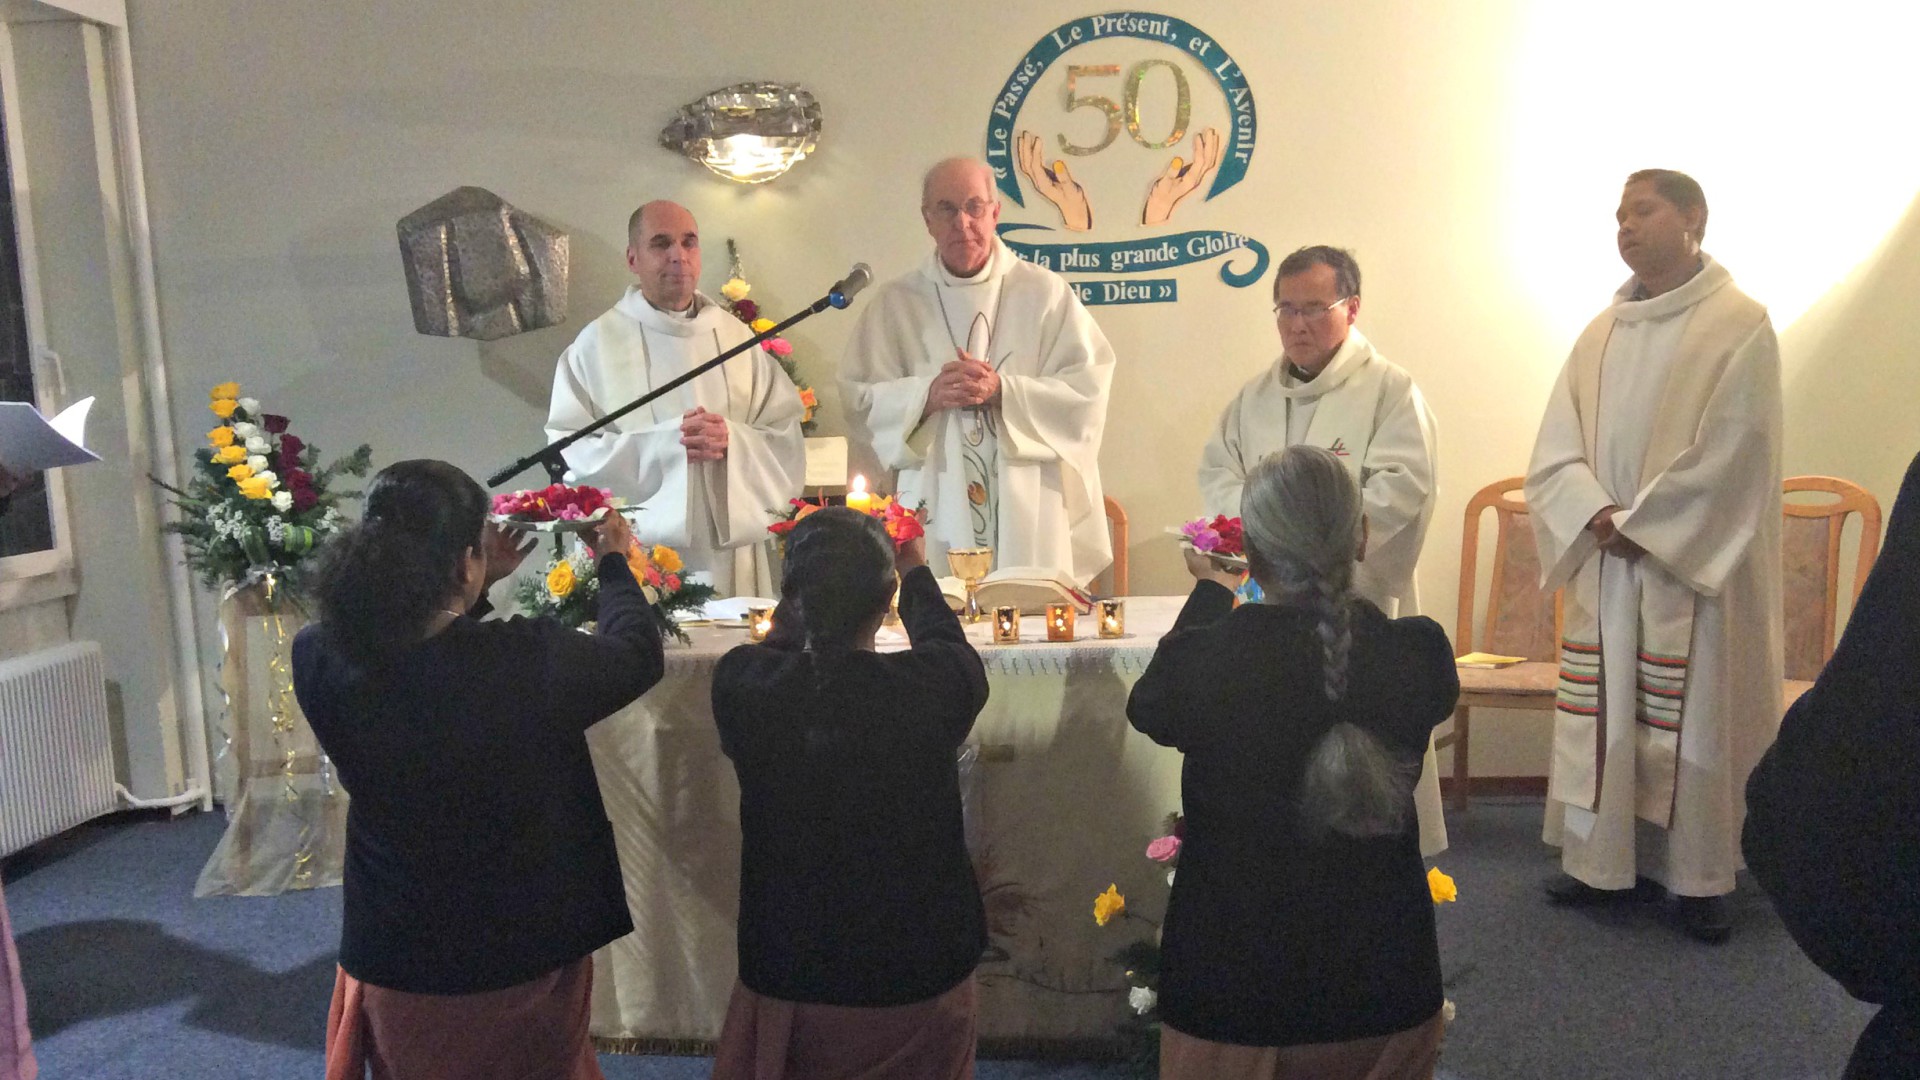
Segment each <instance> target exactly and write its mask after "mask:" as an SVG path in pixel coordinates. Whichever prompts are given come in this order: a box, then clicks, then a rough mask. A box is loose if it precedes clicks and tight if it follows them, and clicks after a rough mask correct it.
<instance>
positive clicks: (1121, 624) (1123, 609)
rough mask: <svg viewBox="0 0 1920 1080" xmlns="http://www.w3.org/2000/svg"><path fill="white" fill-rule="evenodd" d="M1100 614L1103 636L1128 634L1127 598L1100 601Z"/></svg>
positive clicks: (1124, 635) (1101, 634)
mask: <svg viewBox="0 0 1920 1080" xmlns="http://www.w3.org/2000/svg"><path fill="white" fill-rule="evenodd" d="M1099 616H1100V636H1101V637H1103V638H1117V637H1126V636H1127V602H1126V601H1125V600H1102V601H1100V607H1099Z"/></svg>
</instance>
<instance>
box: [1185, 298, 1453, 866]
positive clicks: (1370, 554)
mask: <svg viewBox="0 0 1920 1080" xmlns="http://www.w3.org/2000/svg"><path fill="white" fill-rule="evenodd" d="M1289 367H1290V365H1289V364H1288V363H1287V360H1286V358H1285V357H1284V356H1283V357H1281V358H1280V359H1279V360H1276V361H1275V362H1274V363H1273V366H1272V367H1270V368H1268V369H1267V370H1266V371H1264V372H1262V373H1261V374H1260V375H1257V376H1255V377H1254V379H1253V380H1252V381H1251V382H1249V383H1247V385H1246V386H1244V387H1242V388H1241V389H1240V392H1239V393H1238V394H1236V395H1234V398H1233V400H1232V401H1231V402H1229V403H1228V404H1227V408H1226V411H1225V412H1223V413H1221V414H1220V420H1219V422H1218V423H1217V424H1215V425H1214V430H1213V434H1212V435H1211V436H1210V437H1209V438H1208V439H1207V445H1206V448H1205V449H1204V450H1202V451H1201V455H1200V497H1201V500H1202V505H1203V506H1204V507H1205V509H1206V512H1207V513H1208V514H1209V515H1212V514H1226V515H1227V516H1229V517H1238V516H1239V514H1240V494H1241V492H1242V490H1243V489H1244V488H1245V487H1246V482H1247V473H1249V472H1251V471H1252V469H1253V467H1254V466H1255V465H1258V464H1259V463H1260V461H1261V460H1262V459H1263V458H1266V457H1267V456H1269V455H1271V454H1275V453H1278V452H1279V451H1281V450H1284V449H1286V448H1287V447H1289V446H1297V445H1299V444H1302V443H1305V444H1307V445H1310V446H1318V447H1321V448H1323V449H1326V450H1331V451H1333V453H1334V454H1336V455H1338V456H1339V458H1340V460H1341V462H1342V463H1344V464H1345V465H1346V467H1347V471H1348V472H1349V473H1350V474H1352V476H1353V479H1354V481H1355V482H1356V483H1358V484H1359V485H1360V496H1361V500H1362V502H1363V503H1364V504H1365V507H1366V514H1367V557H1366V558H1365V559H1363V560H1361V562H1360V564H1359V565H1358V566H1356V567H1355V568H1354V576H1353V587H1354V591H1355V592H1357V593H1359V594H1360V595H1361V596H1363V597H1365V598H1366V599H1368V600H1370V601H1372V602H1373V604H1374V606H1376V607H1378V608H1379V609H1380V610H1381V611H1383V612H1385V613H1386V615H1387V617H1388V618H1397V617H1401V616H1406V615H1417V614H1419V613H1420V600H1419V592H1418V590H1417V588H1416V587H1415V585H1414V579H1413V576H1414V568H1415V566H1416V565H1417V564H1418V563H1419V561H1420V548H1421V546H1422V545H1424V544H1425V543H1426V540H1427V524H1428V522H1429V521H1431V520H1432V518H1433V504H1434V501H1435V500H1436V498H1437V497H1438V486H1437V483H1436V481H1435V477H1434V461H1435V457H1436V450H1435V435H1434V430H1435V428H1434V421H1433V412H1432V410H1430V409H1428V408H1427V401H1426V398H1424V397H1422V396H1421V394H1420V388H1419V387H1418V386H1415V385H1414V382H1413V377H1412V376H1411V375H1408V374H1407V373H1406V371H1405V370H1404V369H1402V368H1400V367H1399V366H1398V365H1395V364H1393V363H1391V362H1389V361H1388V360H1387V359H1386V358H1385V357H1383V356H1381V355H1380V354H1379V353H1377V352H1375V351H1374V348H1373V343H1372V342H1369V341H1368V340H1367V338H1366V335H1364V334H1362V333H1361V332H1360V331H1359V330H1358V329H1351V330H1348V331H1347V340H1346V341H1345V342H1343V343H1342V344H1341V346H1340V348H1339V350H1338V351H1336V352H1335V353H1334V354H1333V359H1331V360H1329V361H1327V366H1326V367H1325V368H1322V369H1321V371H1320V374H1319V375H1318V376H1316V377H1315V378H1314V379H1312V380H1311V381H1309V382H1301V381H1300V380H1299V379H1298V378H1296V377H1295V376H1294V375H1293V374H1292V372H1291V371H1290V370H1289ZM1414 808H1415V810H1417V811H1418V813H1419V818H1420V852H1421V854H1423V855H1427V856H1429V857H1431V856H1433V855H1437V854H1439V853H1440V852H1442V851H1445V850H1446V848H1447V823H1446V816H1445V809H1444V807H1443V805H1442V803H1441V801H1440V771H1439V768H1438V766H1437V764H1436V762H1435V761H1434V754H1433V745H1432V742H1431V740H1429V742H1428V745H1427V752H1426V756H1425V758H1424V759H1423V760H1422V762H1421V766H1420V780H1419V783H1418V784H1417V785H1416V786H1415V787H1414Z"/></svg>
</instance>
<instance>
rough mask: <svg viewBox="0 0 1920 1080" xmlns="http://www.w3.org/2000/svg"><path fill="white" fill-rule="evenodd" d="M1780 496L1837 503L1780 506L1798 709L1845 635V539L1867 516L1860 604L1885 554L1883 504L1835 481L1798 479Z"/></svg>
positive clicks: (1790, 682) (1789, 673)
mask: <svg viewBox="0 0 1920 1080" xmlns="http://www.w3.org/2000/svg"><path fill="white" fill-rule="evenodd" d="M1780 490H1781V493H1782V495H1783V496H1792V495H1794V494H1796V493H1804V492H1813V493H1816V494H1820V495H1826V496H1831V497H1830V498H1827V499H1823V500H1821V501H1818V502H1795V501H1792V500H1791V499H1789V498H1783V499H1782V501H1781V505H1780V509H1781V512H1782V513H1783V514H1784V515H1785V518H1784V520H1783V521H1782V522H1781V523H1780V554H1781V589H1780V599H1781V602H1782V604H1783V605H1784V608H1785V628H1786V686H1785V687H1784V688H1783V696H1784V698H1785V700H1786V704H1788V705H1792V704H1793V703H1794V701H1795V700H1797V699H1798V698H1799V697H1800V695H1801V694H1804V693H1806V692H1807V688H1808V687H1810V686H1812V685H1813V680H1814V679H1816V678H1818V677H1819V675H1820V669H1821V668H1823V667H1825V666H1827V660H1828V658H1830V657H1832V656H1833V646H1834V642H1835V639H1836V638H1837V637H1838V636H1839V634H1838V631H1839V617H1840V562H1841V557H1840V540H1841V533H1842V531H1843V530H1844V529H1845V527H1846V524H1847V517H1848V515H1850V514H1858V515H1860V541H1859V546H1858V548H1857V549H1856V551H1855V553H1854V560H1853V587H1852V590H1851V593H1852V595H1851V596H1850V597H1849V599H1848V603H1849V604H1851V603H1852V601H1853V600H1855V599H1858V598H1859V596H1860V587H1861V586H1862V585H1865V584H1866V582H1867V572H1868V571H1869V570H1872V569H1873V560H1874V558H1875V557H1876V556H1877V555H1878V554H1879V551H1880V503H1879V502H1878V501H1877V500H1875V499H1874V497H1873V495H1872V494H1870V493H1869V492H1868V491H1867V490H1866V489H1865V488H1863V487H1860V486H1859V485H1858V484H1852V483H1848V482H1847V481H1845V480H1839V479H1836V478H1834V477H1831V476H1791V477H1788V478H1787V480H1786V482H1785V483H1783V484H1781V485H1780Z"/></svg>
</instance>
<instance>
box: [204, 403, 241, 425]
mask: <svg viewBox="0 0 1920 1080" xmlns="http://www.w3.org/2000/svg"><path fill="white" fill-rule="evenodd" d="M239 407H240V403H239V402H237V401H235V400H233V399H232V398H225V397H223V398H214V399H213V404H211V405H209V406H207V408H209V409H212V410H213V415H215V416H217V417H219V418H220V419H222V420H225V419H226V418H227V417H229V416H232V415H233V410H235V409H237V408H239Z"/></svg>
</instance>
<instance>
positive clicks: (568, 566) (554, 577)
mask: <svg viewBox="0 0 1920 1080" xmlns="http://www.w3.org/2000/svg"><path fill="white" fill-rule="evenodd" d="M574 584H575V582H574V578H573V564H572V563H570V562H566V561H564V560H563V561H561V562H557V563H554V564H553V569H551V570H549V571H547V592H548V594H549V595H551V596H552V597H553V598H554V599H555V600H565V599H566V598H567V597H568V596H571V595H572V594H573V586H574Z"/></svg>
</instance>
